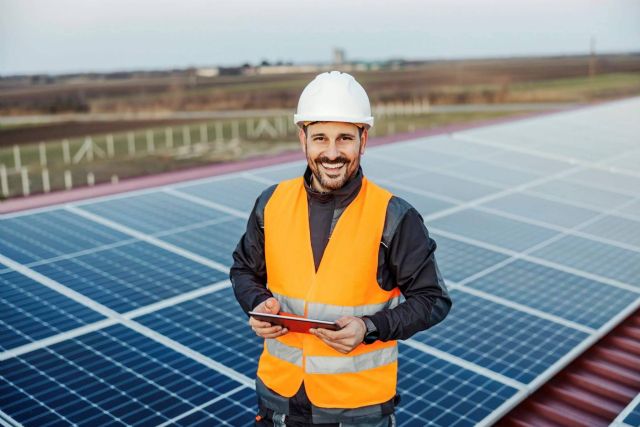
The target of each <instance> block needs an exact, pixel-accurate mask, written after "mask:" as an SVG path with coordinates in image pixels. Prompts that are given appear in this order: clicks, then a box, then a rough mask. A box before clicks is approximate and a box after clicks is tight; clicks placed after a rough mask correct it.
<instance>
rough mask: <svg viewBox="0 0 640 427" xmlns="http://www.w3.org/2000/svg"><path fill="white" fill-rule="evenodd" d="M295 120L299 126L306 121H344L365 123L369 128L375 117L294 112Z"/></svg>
mask: <svg viewBox="0 0 640 427" xmlns="http://www.w3.org/2000/svg"><path fill="white" fill-rule="evenodd" d="M293 122H294V123H295V124H296V125H297V126H301V125H302V124H303V123H304V122H342V123H352V124H363V125H366V126H367V128H371V127H373V117H372V116H367V117H344V116H331V115H327V116H321V115H305V114H294V115H293Z"/></svg>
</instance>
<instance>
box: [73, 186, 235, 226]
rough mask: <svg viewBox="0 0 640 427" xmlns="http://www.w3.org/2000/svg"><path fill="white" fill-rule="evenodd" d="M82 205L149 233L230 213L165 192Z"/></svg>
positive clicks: (92, 211) (119, 222)
mask: <svg viewBox="0 0 640 427" xmlns="http://www.w3.org/2000/svg"><path fill="white" fill-rule="evenodd" d="M81 208H82V209H83V210H86V211H89V212H91V213H94V214H96V215H99V216H101V217H104V218H106V219H108V220H111V221H115V222H117V223H118V224H122V225H125V226H127V227H130V228H132V229H134V230H137V231H143V232H145V233H157V232H163V231H167V230H171V229H174V228H178V227H185V226H190V225H194V224H197V223H200V222H205V221H211V220H215V219H217V218H221V217H225V216H228V215H227V214H225V213H222V212H220V211H216V210H215V209H211V208H208V207H205V206H201V205H199V204H196V203H193V202H190V201H188V200H183V199H179V198H177V197H175V196H171V195H169V194H166V193H161V192H157V193H149V194H144V195H138V196H135V197H123V198H118V199H113V200H106V201H102V202H96V203H90V204H85V205H82V206H81Z"/></svg>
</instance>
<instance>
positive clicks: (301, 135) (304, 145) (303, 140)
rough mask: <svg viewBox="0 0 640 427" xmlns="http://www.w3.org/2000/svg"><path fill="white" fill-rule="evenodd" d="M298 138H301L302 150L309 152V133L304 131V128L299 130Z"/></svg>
mask: <svg viewBox="0 0 640 427" xmlns="http://www.w3.org/2000/svg"><path fill="white" fill-rule="evenodd" d="M298 138H299V139H300V145H301V146H302V152H303V153H304V154H305V155H306V154H307V134H305V133H304V129H303V128H300V129H299V130H298Z"/></svg>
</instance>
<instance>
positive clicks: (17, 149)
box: [13, 144, 22, 171]
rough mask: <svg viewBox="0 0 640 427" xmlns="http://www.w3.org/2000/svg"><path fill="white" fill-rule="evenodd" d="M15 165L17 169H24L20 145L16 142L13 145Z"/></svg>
mask: <svg viewBox="0 0 640 427" xmlns="http://www.w3.org/2000/svg"><path fill="white" fill-rule="evenodd" d="M13 166H14V167H15V169H16V171H18V170H20V169H22V159H21V157H20V147H19V146H18V145H17V144H16V145H14V146H13Z"/></svg>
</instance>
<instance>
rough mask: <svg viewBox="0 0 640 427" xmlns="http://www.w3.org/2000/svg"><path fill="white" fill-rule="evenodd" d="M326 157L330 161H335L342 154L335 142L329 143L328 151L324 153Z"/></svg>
mask: <svg viewBox="0 0 640 427" xmlns="http://www.w3.org/2000/svg"><path fill="white" fill-rule="evenodd" d="M324 155H325V156H326V157H328V158H329V159H330V160H333V159H335V158H337V157H338V156H339V155H340V152H339V151H338V146H337V145H336V142H335V141H331V142H330V143H329V146H328V147H327V149H326V151H325V152H324Z"/></svg>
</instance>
